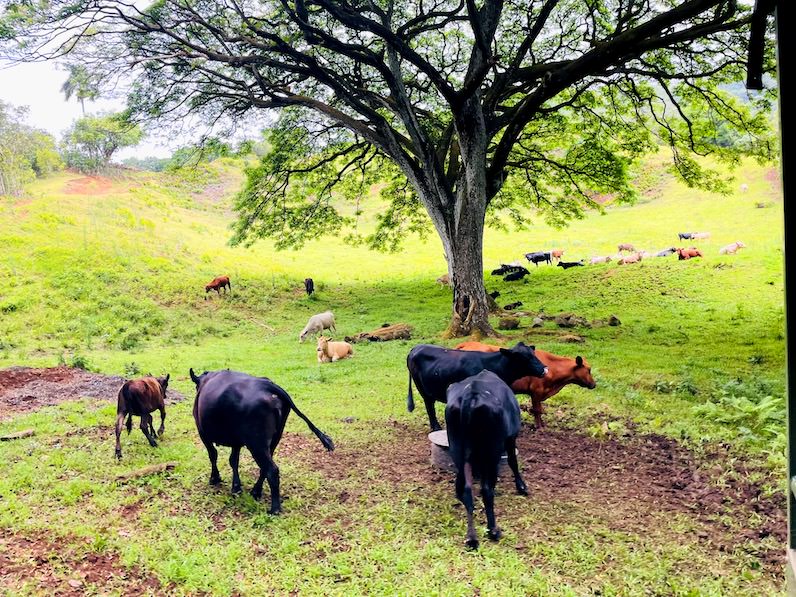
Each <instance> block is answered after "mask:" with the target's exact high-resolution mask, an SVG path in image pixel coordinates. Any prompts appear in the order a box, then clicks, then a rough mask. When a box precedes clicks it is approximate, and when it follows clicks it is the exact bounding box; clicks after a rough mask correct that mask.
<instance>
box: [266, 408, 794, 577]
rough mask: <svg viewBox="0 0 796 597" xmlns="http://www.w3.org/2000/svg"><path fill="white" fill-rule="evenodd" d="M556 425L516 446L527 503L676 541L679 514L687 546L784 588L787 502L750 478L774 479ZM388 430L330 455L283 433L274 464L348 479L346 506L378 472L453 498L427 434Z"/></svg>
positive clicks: (403, 490) (718, 460)
mask: <svg viewBox="0 0 796 597" xmlns="http://www.w3.org/2000/svg"><path fill="white" fill-rule="evenodd" d="M551 422H552V421H551ZM552 423H553V424H552V426H551V427H547V428H545V430H544V431H541V432H536V431H534V430H533V429H532V428H531V427H530V426H526V427H524V428H523V430H522V432H521V433H520V437H519V439H518V452H519V461H520V470H521V472H522V474H523V477H524V479H525V482H526V483H527V485H528V489H529V498H528V499H529V500H533V501H534V502H541V503H545V504H551V505H553V504H554V505H557V506H563V507H564V508H565V509H566V510H567V511H570V512H572V511H578V512H581V513H583V515H584V517H591V518H592V519H593V520H594V521H595V522H596V523H599V524H600V525H603V526H605V527H607V528H609V529H611V530H614V531H621V532H628V533H634V534H641V535H646V534H649V533H651V532H655V533H660V534H663V535H666V536H667V537H668V538H669V539H671V540H673V541H678V537H680V536H681V535H682V529H681V528H679V527H678V526H677V524H678V523H677V521H676V519H675V517H674V516H673V515H679V514H682V515H685V516H686V517H687V518H688V519H689V520H691V521H694V523H695V526H696V527H697V529H698V530H697V531H696V536H695V537H690V538H688V539H689V540H693V541H696V542H698V543H700V544H702V545H704V547H705V549H706V550H718V551H721V552H726V553H735V554H744V555H745V556H751V557H753V558H755V559H757V560H758V561H759V562H760V566H761V568H762V569H763V570H765V572H766V573H767V574H770V575H771V576H772V577H773V578H776V579H780V580H783V581H784V576H783V564H784V550H783V548H782V546H783V545H784V544H785V542H786V528H787V524H786V504H785V499H784V496H783V495H780V494H776V495H775V496H773V497H767V496H764V495H763V494H762V492H761V489H760V487H759V486H758V484H757V483H755V482H753V481H752V480H751V479H752V478H759V477H760V476H761V475H762V476H764V477H768V476H770V473H768V472H767V471H765V470H763V469H762V468H760V467H758V466H756V465H753V464H750V463H747V462H744V461H743V459H741V458H739V457H738V456H737V455H732V454H729V453H726V452H721V451H720V450H719V449H717V451H715V452H714V453H712V454H707V455H704V456H697V455H695V454H694V453H692V452H691V451H689V450H687V449H686V448H684V447H682V446H681V445H679V444H678V443H677V442H676V441H674V440H672V439H669V438H666V437H663V436H660V435H654V434H641V433H635V432H633V431H632V427H633V425H632V423H628V428H629V429H631V432H630V434H629V435H627V436H626V437H621V438H616V437H610V438H603V439H599V438H595V437H591V436H590V435H587V434H585V433H584V432H583V431H582V430H581V429H574V428H568V427H567V424H566V422H565V421H559V422H558V423H556V422H552ZM392 426H393V428H392V429H391V430H390V434H389V435H390V436H391V437H392V438H393V441H394V442H395V444H394V445H384V446H379V448H378V450H374V449H372V447H368V446H340V447H338V448H337V449H336V450H335V453H334V458H330V457H328V455H327V454H326V453H325V452H324V450H323V449H322V448H321V446H320V444H318V442H317V441H314V438H309V437H304V436H296V435H292V434H286V435H285V438H284V439H283V442H282V444H280V446H279V448H278V450H277V454H276V460H277V462H278V460H279V459H280V457H285V455H287V458H289V459H293V458H296V457H298V458H300V459H304V460H308V461H310V462H311V463H312V466H313V467H314V468H317V469H319V470H321V471H323V472H324V476H327V477H329V478H338V479H339V478H346V477H349V478H351V480H352V484H351V485H352V489H351V491H346V492H344V494H345V495H342V494H341V495H340V496H338V499H340V501H346V500H348V499H351V498H360V497H362V496H360V495H357V494H356V493H357V490H356V489H355V488H356V487H357V486H358V485H359V484H358V483H356V482H354V481H355V480H356V479H357V477H359V476H361V475H362V471H365V470H368V469H371V470H378V471H380V473H381V474H380V479H382V480H383V481H386V482H388V483H390V484H393V485H395V486H396V490H397V491H396V494H402V495H406V494H407V493H410V494H411V492H413V491H422V492H427V491H429V490H431V491H442V492H447V493H448V494H449V495H450V499H451V500H454V499H455V498H454V493H453V484H452V482H453V475H451V474H449V473H447V472H444V471H441V470H437V469H435V468H434V467H432V466H431V465H430V445H429V442H428V440H427V439H426V436H425V434H424V433H418V430H417V429H416V428H415V427H414V426H412V427H410V426H407V425H405V424H403V423H401V422H399V421H393V423H392ZM364 489H365V490H367V488H364ZM498 491H499V492H502V493H503V494H504V495H505V494H506V493H508V492H513V491H514V486H513V482H512V480H511V476H510V473H509V474H508V476H506V475H504V476H503V477H502V478H501V480H500V482H499V484H498ZM514 503H515V504H517V503H518V502H516V501H515V502H514ZM496 513H497V515H498V517H499V521H498V522H499V524H501V525H502V526H503V528H504V529H508V528H511V526H512V522H511V520H512V518H518V517H521V516H523V515H524V514H527V507H525V508H523V507H522V505H519V506H516V505H515V506H514V507H512V506H509V505H507V504H506V501H504V502H503V503H502V504H501V500H500V498H498V499H497V501H496Z"/></svg>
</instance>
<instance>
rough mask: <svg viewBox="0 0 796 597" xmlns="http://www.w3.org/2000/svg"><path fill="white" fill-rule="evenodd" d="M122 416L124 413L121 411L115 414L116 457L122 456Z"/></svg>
mask: <svg viewBox="0 0 796 597" xmlns="http://www.w3.org/2000/svg"><path fill="white" fill-rule="evenodd" d="M124 417H125V414H124V413H123V412H121V413H118V414H117V415H116V458H121V457H122V442H121V439H120V437H121V435H122V427H124Z"/></svg>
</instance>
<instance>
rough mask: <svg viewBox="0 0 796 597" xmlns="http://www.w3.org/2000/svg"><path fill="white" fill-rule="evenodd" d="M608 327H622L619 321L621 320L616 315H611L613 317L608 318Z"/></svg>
mask: <svg viewBox="0 0 796 597" xmlns="http://www.w3.org/2000/svg"><path fill="white" fill-rule="evenodd" d="M608 325H612V326H618V325H622V322H621V321H619V318H618V317H617V316H616V315H611V317H609V318H608Z"/></svg>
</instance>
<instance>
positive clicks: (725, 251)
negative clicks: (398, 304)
mask: <svg viewBox="0 0 796 597" xmlns="http://www.w3.org/2000/svg"><path fill="white" fill-rule="evenodd" d="M677 238H678V240H698V239H702V240H704V239H709V238H710V232H678V233H677ZM745 247H746V245H745V244H744V243H743V242H741V241H735V242H734V243H730V244H729V245H726V246H724V247H722V248H721V249H719V254H720V255H734V254H735V253H737V252H738V250H739V249H743V248H745ZM675 254H676V255H677V258H678V259H679V260H685V259H693V258H694V257H703V256H704V255H703V253H702V251H700V250H699V249H697V248H696V247H680V248H678V247H667V248H665V249H662V250H660V251H655V252H652V251H644V250H636V248H635V247H634V246H633V245H632V244H631V243H620V244H619V245H617V253H616V254H614V255H594V256H592V257H590V258H589V259H588V264H589V265H597V264H600V263H611V262H615V263H618V264H619V265H629V264H632V263H639V262H641V261H642V260H643V259H648V258H650V257H668V256H669V255H675ZM563 256H564V251H563V250H562V249H553V250H551V251H532V252H530V253H525V259H527V260H528V262H529V263H533V264H534V265H535V266H537V267H539V264H540V263H547V264H550V265H552V264H553V261H556V262H557V263H556V265H557V267H560V268H562V269H569V268H571V267H583V266H585V265H586V264H587V261H586V258H583V259H580V260H579V261H564V260H563V259H562V257H563ZM530 273H531V272H530V271H529V270H528V269H527V268H525V267H524V266H523V265H522V264H521V263H520V261H513V262H511V263H501V264H500V267H499V268H497V269H494V270H492V272H491V274H492V275H493V276H503V280H504V281H505V282H513V281H515V280H522V279H523V278H524V277H525V276H527V275H530ZM437 282H439V283H440V284H446V285H447V284H448V283H449V281H448V276H447V274H446V275H444V276H441V277H440V278H437Z"/></svg>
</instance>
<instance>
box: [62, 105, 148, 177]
mask: <svg viewBox="0 0 796 597" xmlns="http://www.w3.org/2000/svg"><path fill="white" fill-rule="evenodd" d="M142 138H143V132H142V131H141V129H140V127H138V126H137V125H135V124H133V123H131V122H130V120H129V118H128V115H127V114H124V113H116V114H108V115H105V116H86V117H84V118H81V119H80V120H78V121H76V122H75V124H74V125H73V126H72V128H70V129H69V130H68V131H67V132H66V134H65V136H64V142H63V153H64V159H65V160H66V162H67V164H68V165H69V166H70V167H71V168H76V169H77V170H79V171H81V172H87V173H96V172H99V171H101V170H103V169H104V168H107V167H108V165H109V164H110V161H111V158H112V157H113V154H114V153H116V151H117V150H118V149H120V148H122V147H131V146H133V145H137V144H138V143H139V142H140V141H141V139H142Z"/></svg>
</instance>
